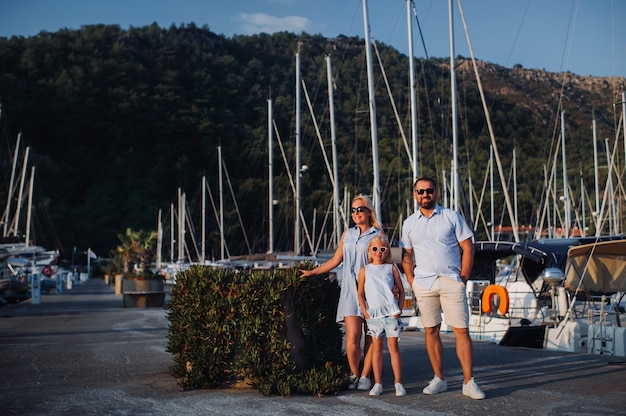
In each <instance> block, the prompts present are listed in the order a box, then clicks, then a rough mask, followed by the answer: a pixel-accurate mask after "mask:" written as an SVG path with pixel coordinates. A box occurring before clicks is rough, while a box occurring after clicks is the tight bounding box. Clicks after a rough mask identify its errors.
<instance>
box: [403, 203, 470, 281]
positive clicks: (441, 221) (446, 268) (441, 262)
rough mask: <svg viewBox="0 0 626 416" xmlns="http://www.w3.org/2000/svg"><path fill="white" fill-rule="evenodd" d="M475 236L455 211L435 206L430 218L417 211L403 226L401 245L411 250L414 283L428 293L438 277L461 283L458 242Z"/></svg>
mask: <svg viewBox="0 0 626 416" xmlns="http://www.w3.org/2000/svg"><path fill="white" fill-rule="evenodd" d="M473 237H474V233H473V232H472V230H471V228H470V227H469V226H468V225H467V223H466V222H465V220H464V219H463V217H462V216H461V214H460V213H458V212H457V211H454V210H452V209H448V208H444V207H442V206H440V205H435V209H434V211H433V213H432V215H431V216H430V217H427V216H425V215H424V214H422V212H421V211H420V210H417V212H415V213H413V214H412V215H411V216H410V217H409V218H407V219H406V220H405V221H404V223H403V224H402V245H403V247H406V248H408V249H413V258H414V261H415V269H413V273H414V283H417V284H419V285H420V286H421V287H422V288H424V289H426V290H430V288H431V287H432V286H433V284H434V283H435V280H437V276H444V277H447V278H450V279H452V280H456V281H459V282H460V281H461V277H460V274H461V248H460V246H459V242H461V241H465V240H467V239H468V238H473Z"/></svg>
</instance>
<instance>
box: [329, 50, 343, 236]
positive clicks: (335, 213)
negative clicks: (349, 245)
mask: <svg viewBox="0 0 626 416" xmlns="http://www.w3.org/2000/svg"><path fill="white" fill-rule="evenodd" d="M332 72H333V71H332V66H331V63H330V56H328V55H327V56H326V77H327V79H328V111H329V113H330V142H331V145H332V152H333V155H332V157H333V220H334V224H335V232H334V233H333V235H334V247H337V246H338V245H339V240H340V239H341V216H340V212H339V210H340V207H339V171H338V169H339V168H338V166H339V161H338V160H337V159H338V158H337V134H336V132H335V104H334V99H333V95H334V94H333V74H332Z"/></svg>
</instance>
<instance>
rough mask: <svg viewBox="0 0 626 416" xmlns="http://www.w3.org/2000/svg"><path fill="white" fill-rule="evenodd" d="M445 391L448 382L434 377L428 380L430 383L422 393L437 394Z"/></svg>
mask: <svg viewBox="0 0 626 416" xmlns="http://www.w3.org/2000/svg"><path fill="white" fill-rule="evenodd" d="M446 390H448V382H447V381H445V380H442V379H440V378H439V377H437V376H435V377H434V378H433V379H432V380H430V383H428V386H426V387H424V390H422V393H424V394H437V393H441V392H443V391H446Z"/></svg>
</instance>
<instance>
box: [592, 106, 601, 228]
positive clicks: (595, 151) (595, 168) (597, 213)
mask: <svg viewBox="0 0 626 416" xmlns="http://www.w3.org/2000/svg"><path fill="white" fill-rule="evenodd" d="M591 127H592V130H593V177H594V181H595V190H596V211H595V212H594V215H593V219H594V220H595V221H594V222H595V225H596V235H600V234H598V228H599V227H600V182H599V180H598V138H597V134H596V119H595V118H594V119H593V120H592V121H591Z"/></svg>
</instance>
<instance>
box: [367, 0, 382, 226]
mask: <svg viewBox="0 0 626 416" xmlns="http://www.w3.org/2000/svg"><path fill="white" fill-rule="evenodd" d="M363 24H364V26H365V59H366V60H367V85H368V92H369V110H370V130H371V135H372V167H373V173H374V183H373V186H372V200H373V201H372V202H373V203H374V211H375V212H376V218H378V220H379V221H380V220H381V216H380V177H379V173H378V135H377V126H376V98H375V96H374V68H373V65H372V46H371V38H370V24H369V14H368V11H367V0H363Z"/></svg>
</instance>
